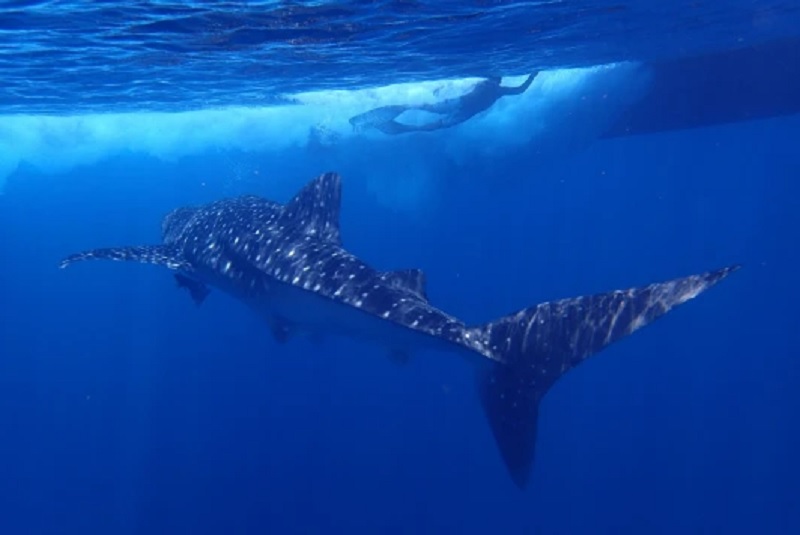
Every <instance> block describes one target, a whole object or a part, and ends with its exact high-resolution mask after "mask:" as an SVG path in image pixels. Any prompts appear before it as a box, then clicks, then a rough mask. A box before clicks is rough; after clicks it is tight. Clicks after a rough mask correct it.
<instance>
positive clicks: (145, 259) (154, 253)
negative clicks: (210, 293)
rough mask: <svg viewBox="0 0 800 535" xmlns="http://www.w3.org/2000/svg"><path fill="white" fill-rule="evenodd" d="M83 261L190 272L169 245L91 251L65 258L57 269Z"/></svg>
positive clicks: (177, 253) (176, 251)
mask: <svg viewBox="0 0 800 535" xmlns="http://www.w3.org/2000/svg"><path fill="white" fill-rule="evenodd" d="M83 260H116V261H119V262H141V263H143V264H156V265H159V266H165V267H167V268H169V269H179V270H182V271H192V266H191V264H189V262H187V261H186V260H185V259H184V258H183V255H182V254H181V251H180V249H178V248H177V247H174V246H171V245H138V246H134V247H110V248H105V249H91V250H89V251H83V252H80V253H75V254H71V255H69V256H67V257H66V258H64V259H63V260H62V261H61V263H60V264H59V267H60V268H62V269H63V268H65V267H67V266H69V265H70V264H74V263H75V262H81V261H83Z"/></svg>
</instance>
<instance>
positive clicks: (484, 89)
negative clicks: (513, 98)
mask: <svg viewBox="0 0 800 535" xmlns="http://www.w3.org/2000/svg"><path fill="white" fill-rule="evenodd" d="M537 74H538V71H537V72H534V73H532V74H531V75H530V76H528V78H527V79H526V80H525V81H524V82H523V83H522V84H521V85H519V86H517V87H504V86H502V85H500V82H501V78H499V77H492V78H487V79H486V80H483V81H481V82H478V83H477V84H475V87H473V88H472V91H470V92H469V93H466V94H465V95H462V96H460V97H456V98H449V99H447V100H443V101H441V102H436V103H434V104H421V105H417V106H405V105H393V106H381V107H380V108H375V109H372V110H369V111H367V112H364V113H362V114H359V115H356V116H354V117H351V118H350V124H351V125H353V129H354V130H356V131H358V130H363V129H364V128H368V127H371V128H375V129H376V130H380V131H381V132H383V133H384V134H390V135H393V134H404V133H406V132H428V131H431V130H439V129H440V128H449V127H451V126H455V125H457V124H460V123H463V122H464V121H466V120H467V119H470V118H472V117H474V116H475V115H477V114H479V113H480V112H482V111H484V110H486V109H488V108H490V107H491V106H492V105H493V104H494V103H495V102H497V100H498V99H500V98H501V97H504V96H506V95H519V94H521V93H524V92H525V90H527V89H528V87H530V85H531V82H533V80H534V78H536V75H537ZM408 110H422V111H426V112H430V113H435V114H438V115H441V116H442V117H441V118H440V119H436V120H434V121H432V122H429V123H425V124H421V125H410V124H404V123H400V122H398V121H397V120H396V119H397V117H398V116H399V115H400V114H402V113H404V112H406V111H408Z"/></svg>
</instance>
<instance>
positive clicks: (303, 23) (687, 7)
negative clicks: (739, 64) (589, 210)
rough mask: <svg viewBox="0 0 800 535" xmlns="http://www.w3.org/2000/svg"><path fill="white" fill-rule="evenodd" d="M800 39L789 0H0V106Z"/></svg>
mask: <svg viewBox="0 0 800 535" xmlns="http://www.w3.org/2000/svg"><path fill="white" fill-rule="evenodd" d="M792 35H800V3H798V2H796V1H775V0H773V1H760V2H752V1H745V0H731V1H728V2H718V1H717V2H711V1H702V0H676V1H672V2H660V1H652V0H651V1H627V2H620V1H613V0H601V1H595V0H591V1H590V0H580V1H554V0H539V1H503V0H496V1H490V0H483V1H449V0H445V1H427V2H423V1H410V0H406V1H387V0H382V1H370V2H355V1H336V2H199V1H195V2H178V1H154V2H144V1H129V2H112V1H95V2H82V1H72V2H68V1H53V2H28V1H8V2H3V3H1V4H0V75H2V85H1V86H0V113H73V112H78V111H120V110H142V109H148V110H175V109H187V108H204V107H213V106H222V105H263V104H271V103H276V102H282V101H283V99H282V98H281V97H282V96H283V95H290V94H292V93H295V92H300V91H311V90H320V89H327V88H351V87H365V86H376V85H384V84H390V83H394V82H405V81H414V80H421V79H428V80H429V79H441V78H452V77H461V76H485V75H490V74H521V73H527V72H529V71H531V70H534V69H547V68H557V67H569V66H585V65H594V64H600V63H606V62H613V61H620V60H645V61H650V60H656V59H660V58H674V57H680V56H685V55H691V54H697V53H701V52H705V51H710V50H720V49H729V48H735V47H742V46H749V45H752V44H755V43H759V42H764V41H769V40H772V39H778V38H781V37H786V36H792Z"/></svg>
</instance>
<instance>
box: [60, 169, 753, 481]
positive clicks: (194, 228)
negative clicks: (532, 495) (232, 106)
mask: <svg viewBox="0 0 800 535" xmlns="http://www.w3.org/2000/svg"><path fill="white" fill-rule="evenodd" d="M340 193H341V183H340V178H339V176H338V175H337V174H335V173H327V174H323V175H321V176H319V177H318V178H317V179H315V180H313V181H311V182H310V183H308V184H307V185H306V186H305V187H304V188H303V189H302V190H301V191H300V192H299V193H298V194H297V195H296V196H295V197H294V198H293V199H291V200H290V201H289V202H288V203H286V204H285V205H280V204H278V203H275V202H272V201H269V200H266V199H263V198H259V197H255V196H244V197H239V198H235V199H226V200H220V201H217V202H213V203H211V204H207V205H204V206H198V207H183V208H178V209H176V210H174V211H172V212H170V213H169V214H167V215H166V216H165V217H164V219H163V222H162V235H163V243H162V244H160V245H145V246H137V247H121V248H109V249H94V250H90V251H86V252H82V253H78V254H73V255H71V256H68V257H66V258H65V259H64V260H63V261H62V262H61V267H66V266H68V265H70V264H72V263H75V262H78V261H81V260H90V259H107V260H124V261H134V262H144V263H150V264H158V265H162V266H166V267H167V268H169V269H172V270H176V271H177V273H176V275H175V277H176V278H177V281H178V284H179V285H180V286H181V287H184V288H186V289H188V290H189V292H190V295H191V296H192V298H193V299H194V300H195V302H196V303H197V304H200V303H202V301H203V300H204V299H205V297H206V296H207V295H208V293H209V288H208V287H209V286H213V287H216V288H218V289H221V290H223V291H224V292H227V293H229V294H231V295H232V296H234V297H236V298H237V299H239V300H241V301H243V302H244V303H246V304H247V305H248V306H250V307H251V308H252V309H253V310H255V311H256V312H257V313H258V314H260V315H262V316H263V317H264V318H265V319H266V321H267V322H268V324H269V325H270V327H271V330H272V332H273V334H274V336H275V337H276V339H278V340H279V341H282V342H283V341H286V340H287V339H288V338H289V337H290V336H291V335H292V334H293V333H296V332H305V333H310V334H312V335H315V336H316V335H319V334H324V333H335V334H345V335H349V336H353V337H357V338H361V339H368V340H372V341H374V342H377V343H379V344H381V345H382V346H384V347H385V348H386V349H387V350H388V352H389V354H390V355H391V356H392V357H393V358H394V359H397V360H400V361H405V360H406V359H407V358H408V355H409V354H411V353H413V352H415V351H417V350H420V349H436V350H445V351H453V352H455V353H459V354H461V355H464V356H466V357H469V358H471V359H472V360H477V361H480V362H483V363H486V364H488V366H479V367H478V370H479V374H480V375H479V379H480V381H479V385H480V387H479V389H480V399H481V402H482V405H483V408H484V410H485V412H486V415H487V418H488V420H489V424H490V426H491V429H492V431H493V433H494V436H495V439H496V441H497V443H498V446H499V448H500V452H501V454H502V457H503V460H504V461H505V464H506V466H507V467H508V470H509V473H510V474H511V477H512V479H513V480H514V482H515V483H516V484H517V485H518V486H520V487H524V486H525V484H526V482H527V480H528V477H529V474H530V471H531V466H532V463H533V457H534V447H535V441H536V421H537V414H538V407H539V402H540V401H541V399H542V397H543V396H544V395H545V394H546V393H547V391H548V390H549V388H550V387H551V386H552V385H553V383H555V381H556V380H557V379H558V378H559V377H561V376H562V375H564V374H565V373H566V372H567V370H569V369H570V368H573V367H574V366H576V365H578V364H579V363H580V362H582V361H583V360H585V359H586V358H587V357H589V356H590V355H592V354H594V353H597V352H598V351H600V350H601V349H603V348H604V347H606V346H607V345H609V344H611V343H612V342H615V341H617V340H619V339H621V338H623V337H625V336H627V335H629V334H631V333H632V332H634V331H636V330H638V329H639V328H641V327H643V326H645V325H647V324H648V323H650V322H651V321H653V320H654V319H656V318H658V317H660V316H662V315H664V314H665V313H666V312H668V311H669V310H670V309H672V308H673V307H675V306H677V305H679V304H681V303H684V302H686V301H688V300H690V299H692V298H694V297H696V296H697V295H699V294H700V293H702V292H704V291H705V290H707V289H708V288H710V287H711V286H713V285H714V284H716V283H717V282H719V281H720V280H722V279H724V278H725V277H727V276H728V275H729V274H730V273H732V272H733V271H735V270H736V269H737V267H738V266H732V267H726V268H722V269H718V270H715V271H709V272H706V273H702V274H699V275H691V276H688V277H683V278H678V279H674V280H671V281H667V282H660V283H655V284H650V285H648V286H643V287H640V288H632V289H628V290H621V291H613V292H609V293H604V294H598V295H591V296H582V297H574V298H570V299H563V300H559V301H551V302H546V303H541V304H538V305H536V306H533V307H530V308H526V309H523V310H521V311H519V312H517V313H514V314H510V315H508V316H505V317H502V318H500V319H497V320H495V321H490V322H489V323H485V324H483V325H475V326H468V325H465V324H464V323H463V322H462V321H460V320H459V319H458V318H455V317H453V316H451V315H449V314H447V313H446V312H443V311H441V310H439V309H438V308H436V307H434V306H433V305H431V303H430V302H429V301H428V299H427V296H426V293H425V276H424V275H423V273H422V272H421V271H420V270H416V269H407V270H401V271H387V272H381V271H377V270H375V269H373V268H371V267H370V266H368V265H367V264H366V263H365V262H364V261H362V260H361V259H360V258H358V257H356V256H354V255H353V254H351V253H349V252H348V251H347V250H346V249H345V248H344V247H343V246H342V243H341V240H340V236H339V206H340V198H341V197H340Z"/></svg>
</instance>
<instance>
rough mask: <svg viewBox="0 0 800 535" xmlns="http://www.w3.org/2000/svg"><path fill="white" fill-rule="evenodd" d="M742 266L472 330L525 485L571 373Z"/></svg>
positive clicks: (497, 418) (508, 450) (489, 411)
mask: <svg viewBox="0 0 800 535" xmlns="http://www.w3.org/2000/svg"><path fill="white" fill-rule="evenodd" d="M737 268H738V266H732V267H728V268H723V269H719V270H716V271H709V272H707V273H701V274H699V275H691V276H689V277H683V278H680V279H674V280H671V281H666V282H659V283H655V284H650V285H648V286H643V287H640V288H631V289H629V290H618V291H614V292H608V293H604V294H598V295H589V296H582V297H573V298H570V299H562V300H559V301H551V302H547V303H541V304H539V305H536V306H534V307H531V308H527V309H524V310H521V311H519V312H517V313H516V314H511V315H508V316H505V317H503V318H500V319H498V320H496V321H493V322H490V323H487V324H485V325H482V326H479V327H474V328H471V329H467V331H466V335H465V338H466V339H468V340H480V341H481V344H482V345H481V347H482V348H483V351H482V353H483V354H484V355H485V356H487V357H490V358H492V359H493V360H494V361H495V364H494V365H493V367H492V368H491V369H490V370H488V372H487V373H486V374H485V375H482V376H481V377H480V381H481V384H480V396H481V403H482V405H483V408H484V411H485V412H486V416H487V417H488V420H489V424H490V426H491V428H492V432H493V434H494V436H495V439H496V441H497V443H498V446H499V447H500V452H501V454H502V456H503V460H504V461H505V464H506V466H507V468H508V470H509V473H510V474H511V477H512V478H513V480H514V482H515V483H516V484H517V485H518V486H520V487H524V486H525V483H526V482H527V479H528V475H529V473H530V469H531V466H532V464H533V457H534V448H535V444H536V419H537V415H538V408H539V401H540V400H541V399H542V397H543V396H544V395H545V394H546V393H547V391H548V390H549V389H550V387H551V386H552V385H553V384H554V383H555V382H556V381H557V380H558V379H559V378H560V377H561V376H563V375H564V374H565V373H566V372H567V371H569V370H570V369H571V368H574V367H575V366H577V365H578V364H580V363H581V362H583V361H584V360H586V359H587V358H589V357H590V356H591V355H593V354H595V353H597V352H598V351H600V350H602V349H603V348H605V347H606V346H608V345H609V344H612V343H613V342H616V341H617V340H620V339H622V338H624V337H626V336H628V335H629V334H631V333H633V332H634V331H637V330H639V329H640V328H642V327H644V326H645V325H647V324H649V323H651V322H652V321H654V320H655V319H657V318H659V317H661V316H663V315H664V314H666V313H667V312H669V311H670V310H672V309H673V308H674V307H676V306H678V305H680V304H682V303H685V302H686V301H689V300H690V299H693V298H694V297H696V296H698V295H700V294H701V293H703V292H704V291H706V290H708V289H709V288H711V287H712V286H714V285H715V284H716V283H718V282H719V281H721V280H722V279H724V278H725V277H727V276H728V275H730V274H731V273H732V272H734V271H735V270H736V269H737Z"/></svg>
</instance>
